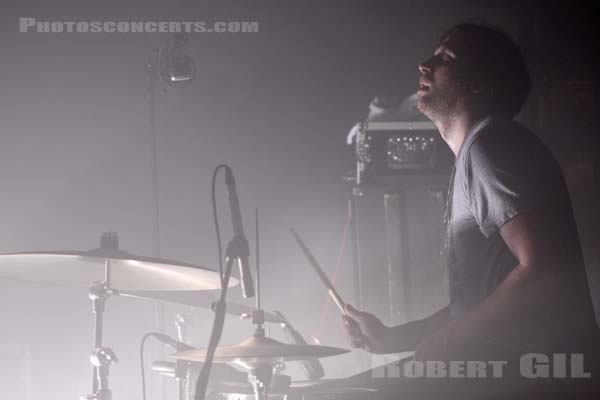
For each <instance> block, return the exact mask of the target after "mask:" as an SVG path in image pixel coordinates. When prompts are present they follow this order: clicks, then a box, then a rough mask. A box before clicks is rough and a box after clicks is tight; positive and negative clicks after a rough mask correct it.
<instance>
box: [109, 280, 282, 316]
mask: <svg viewBox="0 0 600 400" xmlns="http://www.w3.org/2000/svg"><path fill="white" fill-rule="evenodd" d="M232 279H233V278H232ZM119 294H120V295H121V296H127V297H135V298H139V299H146V300H158V301H164V302H166V303H176V304H183V305H186V306H192V307H196V308H204V309H208V310H210V309H212V306H213V303H215V302H216V301H217V299H216V297H215V296H213V295H212V294H210V293H206V292H204V291H195V290H194V291H188V290H180V291H166V290H159V291H154V290H140V291H136V290H123V291H120V292H119ZM226 311H227V314H229V315H236V316H238V317H242V316H248V317H249V316H250V315H251V313H252V312H253V311H256V308H254V307H249V306H246V305H243V304H239V303H234V302H230V301H228V302H227V310H226ZM264 316H265V322H271V323H274V324H282V323H284V322H285V321H284V320H283V319H282V318H280V317H278V316H277V315H276V314H274V313H272V312H268V311H264Z"/></svg>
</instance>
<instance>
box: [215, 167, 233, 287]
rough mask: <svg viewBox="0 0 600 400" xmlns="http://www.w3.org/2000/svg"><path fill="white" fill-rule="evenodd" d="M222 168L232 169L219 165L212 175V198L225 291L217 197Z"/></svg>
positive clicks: (220, 273) (220, 267)
mask: <svg viewBox="0 0 600 400" xmlns="http://www.w3.org/2000/svg"><path fill="white" fill-rule="evenodd" d="M221 168H227V169H230V170H231V168H229V166H228V165H227V164H220V165H218V166H217V167H216V168H215V170H214V171H213V174H212V183H211V198H212V209H213V219H214V222H215V233H216V236H217V248H218V251H219V275H220V277H221V289H223V246H222V245H221V231H220V230H219V217H218V215H217V195H216V190H215V187H216V182H217V173H218V172H219V170H220V169H221Z"/></svg>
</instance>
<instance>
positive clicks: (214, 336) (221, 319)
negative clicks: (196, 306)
mask: <svg viewBox="0 0 600 400" xmlns="http://www.w3.org/2000/svg"><path fill="white" fill-rule="evenodd" d="M221 168H226V169H227V170H228V171H229V172H230V173H231V168H230V167H229V166H228V165H226V164H220V165H218V166H217V167H216V168H215V170H214V171H213V175H212V185H211V196H212V209H213V218H214V222H215V230H216V235H217V247H218V251H219V273H220V275H221V295H220V297H219V301H218V302H217V303H216V307H215V309H214V312H215V319H214V321H213V326H212V331H211V334H210V339H209V342H208V347H207V351H206V358H205V360H204V365H203V366H202V369H201V370H200V374H198V378H197V379H196V391H195V395H194V399H195V400H204V398H205V397H206V387H207V385H208V379H209V377H210V369H211V367H212V363H213V358H214V354H215V351H216V350H217V346H218V344H219V341H220V340H221V335H222V333H223V325H224V324H225V308H226V304H225V299H226V298H227V288H228V287H229V278H230V276H231V268H232V265H233V260H227V265H226V268H225V271H223V249H222V245H221V233H220V230H219V220H218V216H217V201H216V190H215V189H216V178H217V173H218V172H219V170H220V169H221Z"/></svg>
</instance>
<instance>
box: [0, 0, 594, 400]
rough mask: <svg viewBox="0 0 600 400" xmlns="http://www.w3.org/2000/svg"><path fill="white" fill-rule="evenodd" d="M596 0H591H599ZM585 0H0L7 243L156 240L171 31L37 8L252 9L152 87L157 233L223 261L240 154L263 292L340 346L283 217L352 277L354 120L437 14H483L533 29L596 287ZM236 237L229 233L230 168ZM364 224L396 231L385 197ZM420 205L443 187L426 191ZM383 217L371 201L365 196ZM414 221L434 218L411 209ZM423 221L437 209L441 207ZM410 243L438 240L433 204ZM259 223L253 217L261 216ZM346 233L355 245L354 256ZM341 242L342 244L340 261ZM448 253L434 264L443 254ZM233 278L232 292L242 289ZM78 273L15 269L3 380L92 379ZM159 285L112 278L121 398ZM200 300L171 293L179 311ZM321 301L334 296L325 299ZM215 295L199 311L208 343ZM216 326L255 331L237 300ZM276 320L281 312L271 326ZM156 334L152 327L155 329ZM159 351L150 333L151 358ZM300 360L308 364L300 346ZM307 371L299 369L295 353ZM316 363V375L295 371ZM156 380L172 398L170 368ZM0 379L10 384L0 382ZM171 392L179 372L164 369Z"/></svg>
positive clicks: (10, 390) (74, 390)
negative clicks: (191, 74)
mask: <svg viewBox="0 0 600 400" xmlns="http://www.w3.org/2000/svg"><path fill="white" fill-rule="evenodd" d="M585 4H587V3H585ZM589 4H590V5H589V6H588V5H582V4H579V3H577V4H576V3H575V2H548V1H544V2H524V1H421V2H410V1H393V2H392V1H379V2H368V1H327V2H318V1H294V2H291V1H290V2H282V1H243V2H241V1H240V2H232V1H224V2H217V1H192V0H187V1H157V0H152V1H135V0H126V1H102V2H98V1H90V0H79V1H19V2H17V1H12V2H10V1H4V2H3V3H2V13H1V17H0V18H1V25H0V48H1V49H2V56H1V61H0V65H1V69H0V90H1V93H0V143H1V146H0V187H1V188H2V192H1V195H0V221H1V225H0V251H2V252H9V251H20V250H39V249H73V250H85V249H89V248H92V247H96V246H97V241H98V238H99V236H100V234H101V233H102V232H104V231H107V230H112V231H116V232H118V233H119V236H120V240H121V245H122V247H123V248H125V249H127V250H128V251H131V252H134V253H136V254H143V255H152V253H153V247H152V227H153V222H152V218H153V198H152V182H151V172H150V162H151V158H150V154H151V153H150V141H149V132H148V108H147V103H146V102H145V100H144V95H145V91H146V87H147V81H146V76H145V73H144V64H145V62H146V59H147V58H148V56H149V55H150V54H151V53H152V51H153V49H155V48H157V47H159V46H161V45H162V44H163V43H165V42H166V41H167V40H169V37H170V35H169V34H158V33H156V34H139V33H138V34H117V33H115V34H91V33H88V34H83V33H59V34H56V33H45V34H39V33H19V31H18V19H19V17H33V18H37V19H38V20H59V21H73V20H88V21H90V20H100V21H108V20H141V21H146V20H166V21H190V20H197V21H219V20H223V21H258V23H259V32H258V33H247V34H232V33H230V34H228V33H223V34H192V35H191V36H190V41H189V44H188V46H187V47H186V48H185V49H186V51H187V53H188V54H189V55H190V56H191V57H193V59H194V60H195V62H196V65H197V68H198V76H197V78H196V79H195V81H194V82H193V83H192V84H191V85H190V86H189V87H187V88H184V89H180V90H167V92H166V93H165V94H164V95H157V126H158V132H159V140H158V167H159V200H160V213H161V220H160V226H161V232H160V233H161V255H162V256H164V257H167V258H172V259H177V260H182V261H188V262H194V263H197V264H202V265H206V266H209V267H211V268H216V265H217V255H216V244H215V243H216V242H215V238H214V230H213V227H212V214H211V209H210V176H211V173H212V170H213V168H214V167H215V166H216V165H217V164H219V163H222V162H227V163H229V164H230V165H231V166H232V167H233V169H234V172H235V173H236V177H237V180H238V185H239V187H238V191H239V194H240V200H241V202H242V208H243V209H242V212H243V213H244V219H245V224H246V225H247V227H246V230H247V231H248V232H253V221H252V215H253V210H254V208H256V207H258V208H259V209H260V213H261V216H262V220H261V226H262V230H261V233H262V240H261V243H262V253H261V258H262V276H263V278H264V280H263V288H264V293H263V294H264V305H265V307H267V308H270V309H280V310H282V311H283V312H284V313H285V314H286V315H287V316H288V317H289V318H290V320H291V321H293V322H294V323H295V325H296V326H297V327H298V328H299V329H300V330H301V331H302V333H304V334H305V335H306V336H307V337H310V336H312V335H314V336H316V337H318V338H319V339H320V340H321V342H322V343H323V344H328V345H336V346H341V347H347V343H346V340H345V338H344V335H343V331H342V327H341V324H340V320H339V316H338V313H337V311H336V310H335V309H334V308H333V306H332V305H331V304H329V303H328V299H327V298H326V295H325V292H324V291H323V289H322V286H321V285H320V283H319V282H318V281H317V279H316V277H315V276H314V274H313V273H312V272H311V271H310V270H309V269H308V268H307V266H306V265H305V262H304V259H303V258H302V256H301V254H300V252H299V251H298V249H297V248H296V246H295V244H294V243H293V241H292V239H291V236H290V235H289V233H288V227H289V226H295V227H296V228H297V229H298V231H299V232H300V233H301V234H302V235H303V237H304V238H305V240H306V241H307V243H308V244H309V246H310V247H311V249H312V250H313V252H314V253H315V256H316V257H317V258H318V259H319V261H320V262H321V263H322V264H323V266H324V267H325V269H326V270H327V271H328V272H329V273H330V274H334V270H335V268H336V267H335V266H336V265H337V264H338V263H339V264H340V265H341V267H340V269H339V271H338V273H337V281H338V285H339V288H340V292H341V293H342V295H343V296H344V297H345V298H347V299H348V301H352V293H353V292H352V269H351V260H350V257H349V251H348V246H349V244H348V243H347V242H346V244H345V246H344V247H343V248H342V237H343V232H344V227H345V223H346V218H347V206H346V203H347V201H348V199H349V196H350V191H351V188H350V186H349V184H348V183H346V182H345V181H344V180H343V179H342V177H343V176H344V175H347V174H348V173H349V172H350V171H351V169H352V151H351V149H350V148H349V147H347V146H346V145H345V137H346V134H347V132H348V130H349V129H350V128H351V127H352V126H353V125H354V123H356V122H357V121H360V120H362V119H364V117H365V116H366V112H367V106H368V104H369V102H370V100H371V99H372V98H373V97H374V96H376V95H381V94H395V95H399V96H402V97H404V96H408V95H409V94H411V93H413V92H414V90H415V88H416V80H417V77H418V74H417V69H416V65H417V64H418V62H419V61H421V60H424V59H425V58H427V57H428V56H429V54H431V52H432V51H433V49H434V47H435V43H436V40H437V38H438V37H439V35H440V33H441V32H442V31H443V30H444V28H446V27H448V26H450V25H452V24H454V23H456V22H459V21H463V20H465V19H470V18H485V19H486V20H488V21H489V22H491V23H495V24H498V25H500V26H502V27H504V28H505V29H506V30H507V31H509V32H510V33H511V34H512V35H513V36H514V37H515V38H516V39H517V41H518V42H519V43H520V44H521V45H522V47H523V48H524V52H525V54H526V57H527V60H528V64H529V66H530V70H531V73H532V77H533V80H534V90H533V93H532V95H531V97H530V99H529V101H528V103H527V104H526V107H525V109H524V110H523V113H522V114H521V115H520V117H519V118H520V120H521V121H523V122H524V123H525V124H526V125H528V126H529V127H531V128H532V129H533V130H534V131H535V132H536V133H538V134H539V136H540V137H541V138H542V139H543V140H544V141H545V142H546V143H547V144H548V145H549V146H550V148H551V149H552V151H553V152H554V153H555V154H556V156H557V157H558V158H559V160H560V162H561V164H562V165H563V169H564V170H565V174H566V176H567V179H568V182H569V187H570V189H571V192H572V197H573V201H574V204H575V209H576V214H577V217H578V224H579V228H580V234H581V236H582V240H583V243H584V251H585V253H586V261H587V264H588V270H589V273H590V277H591V278H592V279H591V285H592V287H593V288H594V290H595V292H596V293H598V290H597V289H598V283H597V282H599V281H600V279H598V278H597V275H598V272H597V270H598V260H599V259H600V254H599V253H600V250H599V248H600V240H599V239H598V237H599V236H598V226H599V225H598V219H599V218H598V207H597V204H598V172H599V170H598V159H599V157H598V152H599V148H600V145H599V139H598V123H597V120H596V116H597V112H598V93H599V92H598V76H597V71H598V58H597V55H596V51H595V48H596V37H597V35H596V33H597V30H598V27H597V23H596V21H595V15H596V14H595V12H594V11H593V9H592V5H591V2H590V3H589ZM219 198H220V209H221V211H222V212H221V214H222V216H221V217H222V221H223V225H224V239H225V240H228V238H229V237H230V234H231V233H230V226H229V217H228V214H227V208H226V207H227V205H226V203H225V202H224V200H225V198H226V197H225V191H224V187H223V185H221V186H220V188H219ZM373 202H374V204H379V209H377V207H374V208H373V207H372V208H373V209H372V210H371V212H372V213H373V214H372V220H371V224H370V227H369V228H368V230H367V231H366V232H363V237H365V238H368V239H369V240H371V241H374V242H377V243H384V241H385V238H384V237H383V233H382V231H383V228H382V226H381V219H382V216H381V214H382V204H383V202H382V200H381V199H373ZM413 204H414V207H415V208H414V209H411V215H418V214H419V213H423V212H425V213H426V212H427V207H431V209H432V210H433V211H432V213H431V215H432V216H433V217H435V216H437V215H438V214H441V212H440V207H441V206H439V205H437V206H436V204H435V203H434V202H433V203H431V204H429V203H427V204H425V203H423V202H419V201H414V202H413ZM366 217H367V218H369V214H367V215H366ZM409 222H410V224H411V225H410V227H409V229H414V230H415V232H421V231H423V228H422V226H421V225H420V221H419V219H418V218H411V219H409ZM428 226H429V225H428ZM427 229H428V231H427V232H425V233H424V234H423V235H421V236H420V237H422V238H425V239H424V240H422V241H420V242H418V243H415V252H416V253H418V252H426V251H430V250H431V248H435V246H438V243H437V242H427V240H426V239H427V238H436V237H437V236H436V234H437V233H436V232H438V230H439V229H441V223H440V225H439V226H436V225H435V224H432V225H431V227H430V228H427ZM249 236H251V237H250V240H251V241H252V242H254V237H253V235H249ZM340 255H341V256H340ZM365 257H366V258H367V259H368V261H369V262H368V263H367V264H369V265H368V266H365V268H367V271H368V272H367V274H366V277H365V282H364V283H365V288H366V289H365V290H366V292H367V300H368V302H367V304H366V308H368V309H369V310H370V311H372V312H376V313H378V314H380V315H381V316H382V318H383V319H385V318H386V315H385V311H384V310H383V309H382V307H381V306H382V305H384V303H385V296H384V295H383V294H382V293H383V292H385V291H386V290H387V289H386V287H385V271H386V266H385V262H384V255H383V254H371V255H365ZM338 259H341V261H340V262H338ZM428 271H432V272H428V273H430V274H434V275H431V276H429V275H427V276H424V275H421V276H419V280H418V281H417V282H414V285H415V287H416V288H417V289H418V290H417V292H418V294H419V295H420V296H422V297H423V299H421V300H420V301H416V304H417V305H418V306H417V309H416V310H415V317H416V316H422V315H426V314H428V313H431V312H432V311H435V309H436V308H437V307H441V306H442V305H443V304H444V302H445V301H447V300H446V294H445V286H444V285H445V284H444V282H443V273H444V272H443V270H442V269H441V268H438V267H435V268H432V269H429V270H428ZM436 271H437V274H435V273H436ZM237 292H238V290H233V291H232V297H233V298H237V299H238V300H239V301H242V300H241V299H240V296H239V293H237ZM88 303H89V301H88V299H87V293H86V290H84V289H63V288H55V287H45V286H41V285H33V284H24V283H16V282H10V281H2V282H0V321H2V325H1V327H2V328H1V329H0V364H1V366H0V397H2V398H11V399H15V400H16V399H32V398H34V397H36V398H37V397H39V396H44V397H45V398H47V399H61V400H62V399H67V398H78V396H79V395H80V394H83V393H86V392H88V391H89V378H90V374H91V371H90V368H89V365H88V361H87V358H88V353H89V351H90V347H91V335H92V331H91V322H92V318H91V314H90V310H89V308H90V305H89V304H88ZM155 311H156V309H155V306H154V304H153V303H151V302H146V301H142V300H132V299H125V298H115V299H111V300H109V305H108V313H107V320H106V342H107V344H109V345H111V346H112V347H113V348H114V350H115V351H116V352H117V354H118V355H119V356H120V360H121V361H120V363H119V364H117V365H116V366H114V367H113V369H112V374H111V384H112V385H113V389H114V397H115V398H117V399H118V398H129V399H131V398H136V397H139V396H140V391H139V385H140V378H139V371H138V359H137V350H138V345H139V340H140V338H141V336H142V335H143V334H144V333H145V332H147V331H149V330H152V329H155V327H156V326H160V324H159V323H157V322H156V321H155V320H156V315H155ZM181 311H186V312H190V309H189V308H187V307H179V306H172V305H169V306H167V307H166V309H165V315H166V318H165V321H166V322H164V324H165V329H166V330H167V332H168V333H170V334H174V326H173V324H172V317H173V315H174V314H175V313H176V312H181ZM324 312H326V314H325V316H323V313H324ZM210 323H211V314H210V313H209V312H207V311H202V312H198V313H196V322H195V330H194V340H195V342H196V344H198V345H200V346H203V345H205V342H206V337H207V336H208V330H209V326H210ZM225 329H226V331H225V335H224V338H223V343H227V344H231V343H235V342H238V341H240V340H242V339H243V338H245V337H248V336H249V335H250V334H251V332H252V330H251V327H250V326H249V324H247V323H245V322H239V321H236V320H235V319H228V322H227V325H226V328H225ZM272 333H273V335H274V336H275V337H278V335H279V329H278V328H277V327H274V328H272ZM151 347H152V346H151ZM153 355H156V351H155V352H154V353H149V357H150V358H151V359H152V358H153ZM359 357H360V355H359V354H357V353H354V354H350V355H348V356H344V357H342V358H338V359H332V360H326V362H325V366H326V371H327V375H328V376H329V377H336V376H348V375H350V374H352V373H354V372H356V371H358V370H359V365H361V364H360V362H358V361H357V359H358V358H359ZM290 371H291V372H294V371H296V370H295V369H294V367H293V366H290ZM296 372H297V371H296ZM298 376H301V375H298ZM152 386H153V394H152V396H151V398H152V399H157V398H160V393H161V392H160V390H158V389H157V388H158V383H157V381H156V380H155V381H154V382H152ZM2 391H4V393H3V392H2ZM167 392H168V394H169V395H170V396H171V397H170V398H175V397H174V396H175V391H174V390H173V387H172V386H169V387H168V389H167Z"/></svg>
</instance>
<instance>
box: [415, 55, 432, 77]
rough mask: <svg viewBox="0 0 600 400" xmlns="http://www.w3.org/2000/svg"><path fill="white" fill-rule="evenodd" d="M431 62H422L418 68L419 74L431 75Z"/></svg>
mask: <svg viewBox="0 0 600 400" xmlns="http://www.w3.org/2000/svg"><path fill="white" fill-rule="evenodd" d="M430 60H431V59H429V60H425V61H423V62H421V63H420V64H419V66H418V68H419V72H421V73H422V74H423V75H429V74H431V64H430V63H429V61H430Z"/></svg>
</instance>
